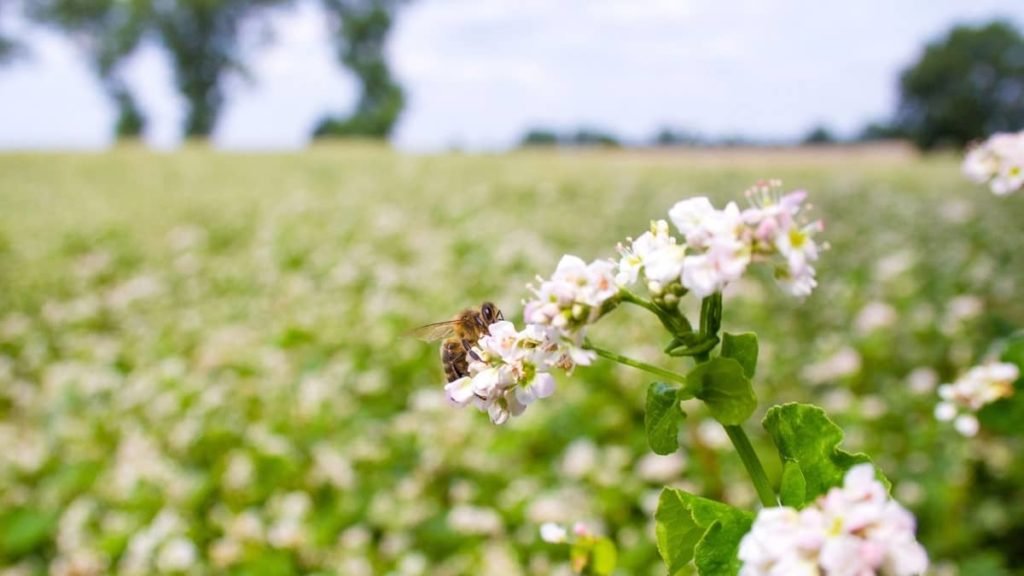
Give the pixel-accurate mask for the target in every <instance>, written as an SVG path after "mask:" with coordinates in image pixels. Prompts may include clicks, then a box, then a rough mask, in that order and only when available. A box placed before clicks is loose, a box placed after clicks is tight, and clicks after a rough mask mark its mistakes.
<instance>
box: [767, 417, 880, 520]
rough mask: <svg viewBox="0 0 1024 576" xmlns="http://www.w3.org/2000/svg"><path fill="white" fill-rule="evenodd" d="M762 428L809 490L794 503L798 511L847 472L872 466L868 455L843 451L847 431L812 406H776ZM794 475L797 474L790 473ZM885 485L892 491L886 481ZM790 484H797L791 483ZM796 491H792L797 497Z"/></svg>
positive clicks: (834, 484) (840, 481)
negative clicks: (864, 463) (862, 466)
mask: <svg viewBox="0 0 1024 576" xmlns="http://www.w3.org/2000/svg"><path fill="white" fill-rule="evenodd" d="M762 425H763V426H764V428H765V430H767V431H768V434H769V435H770V436H771V438H772V442H774V443H775V447H776V448H777V449H778V450H779V455H780V456H781V457H782V461H783V462H786V463H787V464H789V463H792V464H793V465H796V466H797V467H798V468H799V471H800V474H801V475H802V476H803V480H804V484H805V489H804V495H803V498H801V499H799V500H802V501H799V502H797V501H792V500H791V501H790V502H788V505H790V506H795V507H797V508H799V507H802V506H803V505H804V504H806V503H808V502H810V501H812V500H814V499H815V498H817V497H818V496H820V495H822V494H824V493H825V492H827V491H828V489H829V488H832V487H833V486H839V485H841V484H842V483H843V476H844V475H845V474H846V471H847V470H849V469H850V468H852V467H853V466H855V465H857V464H860V463H862V462H871V459H870V458H868V456H867V455H866V454H859V453H858V454H853V453H850V452H846V451H844V450H841V449H840V448H839V444H840V443H841V442H842V441H843V431H842V430H841V429H840V428H839V426H836V424H835V423H834V422H832V421H831V420H829V418H828V416H826V415H825V411H824V410H822V409H821V408H818V407H817V406H813V405H810V404H796V403H793V404H783V405H781V406H773V407H772V408H771V409H770V410H768V413H767V414H766V415H765V417H764V420H763V421H762ZM790 474H791V475H792V474H795V473H794V472H790ZM881 480H882V483H883V484H885V485H886V488H888V487H889V483H888V481H887V480H885V479H884V478H882V479H881ZM790 482H795V480H793V479H791V480H790ZM794 493H795V489H793V488H792V487H791V488H790V489H789V494H788V495H787V496H788V497H793V496H794V495H795V494H794Z"/></svg>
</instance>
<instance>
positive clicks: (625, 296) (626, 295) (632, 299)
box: [619, 288, 661, 316]
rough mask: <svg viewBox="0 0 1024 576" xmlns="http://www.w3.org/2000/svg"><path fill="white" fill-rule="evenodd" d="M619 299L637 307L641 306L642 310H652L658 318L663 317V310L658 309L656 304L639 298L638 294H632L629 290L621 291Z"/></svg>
mask: <svg viewBox="0 0 1024 576" xmlns="http://www.w3.org/2000/svg"><path fill="white" fill-rule="evenodd" d="M619 298H622V301H623V302H629V303H630V304H636V305H637V306H640V307H641V308H646V309H648V310H650V311H651V312H652V313H654V314H657V315H658V316H661V310H660V309H659V308H658V306H657V305H655V304H654V302H651V301H649V300H644V299H643V298H641V297H639V296H637V295H636V294H633V293H632V292H630V291H629V290H626V289H625V288H623V289H621V290H619Z"/></svg>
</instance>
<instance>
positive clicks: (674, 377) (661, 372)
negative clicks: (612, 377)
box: [584, 342, 686, 384]
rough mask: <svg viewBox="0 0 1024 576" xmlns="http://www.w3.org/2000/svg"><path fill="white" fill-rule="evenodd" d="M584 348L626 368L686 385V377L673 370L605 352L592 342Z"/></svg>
mask: <svg viewBox="0 0 1024 576" xmlns="http://www.w3.org/2000/svg"><path fill="white" fill-rule="evenodd" d="M584 348H586V349H587V350H593V351H594V352H596V353H597V355H598V356H600V357H602V358H607V359H608V360H613V361H615V362H618V363H619V364H624V365H626V366H631V367H633V368H636V369H638V370H643V371H644V372H649V373H651V374H654V375H655V376H661V377H662V378H664V379H666V380H671V381H672V382H676V383H679V384H686V376H683V375H682V374H676V373H675V372H672V371H671V370H665V369H664V368H659V367H657V366H655V365H653V364H648V363H647V362H641V361H640V360H635V359H633V358H630V357H628V356H623V355H622V354H616V353H615V352H612V351H611V350H605V349H604V348H599V347H597V346H594V345H593V344H591V343H590V342H587V343H586V344H584Z"/></svg>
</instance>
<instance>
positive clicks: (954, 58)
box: [896, 21, 1024, 149]
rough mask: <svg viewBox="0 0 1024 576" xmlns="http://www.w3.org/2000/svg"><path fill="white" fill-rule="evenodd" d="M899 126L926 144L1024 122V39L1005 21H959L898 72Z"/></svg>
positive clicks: (958, 142)
mask: <svg viewBox="0 0 1024 576" xmlns="http://www.w3.org/2000/svg"><path fill="white" fill-rule="evenodd" d="M896 124H897V126H898V127H899V129H900V130H902V131H903V132H905V133H906V134H907V135H908V136H909V137H911V138H912V139H913V140H914V142H915V143H916V144H917V145H918V146H919V147H921V148H922V149H931V148H935V147H938V146H945V145H953V146H958V147H962V146H964V145H966V144H967V143H968V142H970V141H971V140H974V139H976V138H980V137H983V136H986V135H988V134H991V133H993V132H998V131H1007V130H1019V129H1020V128H1022V127H1024V38H1022V37H1021V34H1020V32H1018V31H1017V30H1016V29H1015V28H1014V27H1013V26H1012V25H1011V24H1009V23H1007V22H999V21H997V22H992V23H990V24H987V25H985V26H979V27H970V26H958V27H956V28H954V29H953V30H952V31H950V32H949V33H948V34H947V35H946V36H945V37H943V38H941V39H939V40H938V41H935V42H933V43H931V44H929V45H928V46H927V47H926V49H925V51H924V54H923V55H922V57H921V59H920V60H919V61H918V62H916V63H915V64H914V65H912V66H910V67H909V68H907V69H906V70H905V71H904V72H903V73H902V75H901V76H900V104H899V109H898V111H897V116H896Z"/></svg>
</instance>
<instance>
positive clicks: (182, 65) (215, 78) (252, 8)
mask: <svg viewBox="0 0 1024 576" xmlns="http://www.w3.org/2000/svg"><path fill="white" fill-rule="evenodd" d="M69 1H74V0H69ZM150 1H152V3H153V5H154V6H155V10H154V17H153V27H154V30H155V32H156V34H157V35H158V36H159V39H160V41H161V43H162V44H163V45H164V47H165V48H167V52H168V53H169V54H170V57H171V62H172V64H173V66H174V77H175V82H176V83H177V85H178V90H179V92H181V94H182V96H184V97H185V99H186V100H187V102H188V114H187V116H186V119H185V135H186V136H187V137H195V136H199V137H206V136H209V135H210V134H211V133H212V132H213V129H214V127H215V126H216V124H217V119H218V117H219V116H220V112H221V110H222V108H223V106H224V81H225V80H226V79H227V77H228V76H229V75H230V74H232V73H236V74H243V75H244V74H245V73H246V71H247V69H246V66H245V63H244V60H243V59H242V55H241V51H240V48H239V35H240V33H241V31H242V27H243V25H245V24H247V23H248V22H249V20H250V19H251V18H253V17H257V16H259V15H261V14H262V13H263V12H264V11H266V10H267V9H269V8H273V7H276V6H280V5H283V4H288V3H290V2H289V0H166V1H158V0H150Z"/></svg>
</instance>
